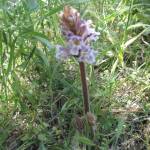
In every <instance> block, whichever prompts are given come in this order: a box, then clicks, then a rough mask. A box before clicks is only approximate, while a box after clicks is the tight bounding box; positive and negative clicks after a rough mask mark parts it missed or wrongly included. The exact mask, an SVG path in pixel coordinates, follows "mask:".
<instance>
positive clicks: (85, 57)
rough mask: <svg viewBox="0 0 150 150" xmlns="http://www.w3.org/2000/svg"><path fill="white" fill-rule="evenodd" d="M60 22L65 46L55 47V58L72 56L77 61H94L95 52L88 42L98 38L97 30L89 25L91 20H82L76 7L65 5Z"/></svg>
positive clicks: (90, 62)
mask: <svg viewBox="0 0 150 150" xmlns="http://www.w3.org/2000/svg"><path fill="white" fill-rule="evenodd" d="M60 24H61V31H62V35H63V36H64V37H65V39H66V46H65V47H63V46H60V45H58V46H57V47H56V49H57V52H56V58H57V59H60V60H66V59H68V58H69V57H70V56H74V57H76V58H77V59H78V61H79V62H87V63H89V64H93V63H95V57H96V54H97V52H96V51H94V50H93V49H92V47H91V46H90V43H91V42H92V41H96V40H97V39H98V36H99V32H96V31H95V29H93V28H92V27H91V26H92V21H91V20H88V21H85V20H82V19H81V18H80V14H79V13H78V12H77V10H76V9H74V8H72V7H69V6H65V8H64V12H62V13H61V14H60Z"/></svg>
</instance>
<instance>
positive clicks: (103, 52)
mask: <svg viewBox="0 0 150 150" xmlns="http://www.w3.org/2000/svg"><path fill="white" fill-rule="evenodd" d="M66 5H70V6H73V7H74V8H76V9H77V10H78V11H79V12H80V14H81V17H82V18H84V19H86V20H88V19H90V20H92V21H93V24H94V25H95V29H96V31H98V32H100V38H99V39H98V40H97V41H96V42H95V43H93V47H94V49H95V50H97V51H98V56H97V58H96V64H95V65H89V64H86V73H87V81H88V86H89V99H90V108H91V112H92V114H89V116H90V115H93V114H94V118H96V122H94V126H92V131H93V132H92V131H91V126H90V125H89V124H88V123H87V121H86V119H87V117H86V115H85V114H84V109H83V97H82V86H81V80H80V70H79V64H78V62H77V61H76V60H75V59H73V58H72V59H69V60H68V61H66V62H60V61H57V60H56V57H55V55H56V49H55V46H56V45H58V44H59V45H63V44H64V38H63V37H62V35H61V32H60V22H59V16H58V14H59V13H60V12H61V11H62V10H63V8H64V6H66ZM149 18H150V1H149V0H76V1H74V0H0V149H1V150H36V149H38V150H63V149H65V150H71V149H74V150H78V149H79V150H80V149H89V150H90V149H94V150H108V149H112V150H119V149H120V150H149V149H150V19H149Z"/></svg>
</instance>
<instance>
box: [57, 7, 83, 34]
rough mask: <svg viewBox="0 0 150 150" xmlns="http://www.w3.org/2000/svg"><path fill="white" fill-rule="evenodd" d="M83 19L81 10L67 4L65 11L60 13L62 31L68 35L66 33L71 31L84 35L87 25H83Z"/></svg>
mask: <svg viewBox="0 0 150 150" xmlns="http://www.w3.org/2000/svg"><path fill="white" fill-rule="evenodd" d="M82 22H83V21H82V20H81V18H80V14H79V12H78V11H77V10H76V9H74V8H72V7H71V6H65V7H64V11H63V12H62V13H61V14H60V23H61V27H62V33H63V34H64V35H65V36H66V33H68V32H70V33H72V34H74V35H79V36H82V34H83V33H84V30H85V27H84V26H81V24H82Z"/></svg>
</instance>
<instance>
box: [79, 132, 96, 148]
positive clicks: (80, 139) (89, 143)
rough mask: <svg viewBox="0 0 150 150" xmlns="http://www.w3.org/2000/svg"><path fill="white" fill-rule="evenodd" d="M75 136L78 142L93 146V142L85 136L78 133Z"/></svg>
mask: <svg viewBox="0 0 150 150" xmlns="http://www.w3.org/2000/svg"><path fill="white" fill-rule="evenodd" d="M76 138H77V140H78V142H80V143H82V144H85V145H89V146H95V144H94V143H93V142H92V141H91V140H90V139H88V138H87V137H85V136H79V135H78V136H77V137H76Z"/></svg>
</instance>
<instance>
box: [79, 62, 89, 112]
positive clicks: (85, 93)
mask: <svg viewBox="0 0 150 150" xmlns="http://www.w3.org/2000/svg"><path fill="white" fill-rule="evenodd" d="M79 65H80V74H81V82H82V91H83V99H84V112H85V114H86V113H87V112H89V110H90V108H89V94H88V86H87V81H86V71H85V65H84V63H83V62H80V63H79Z"/></svg>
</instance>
